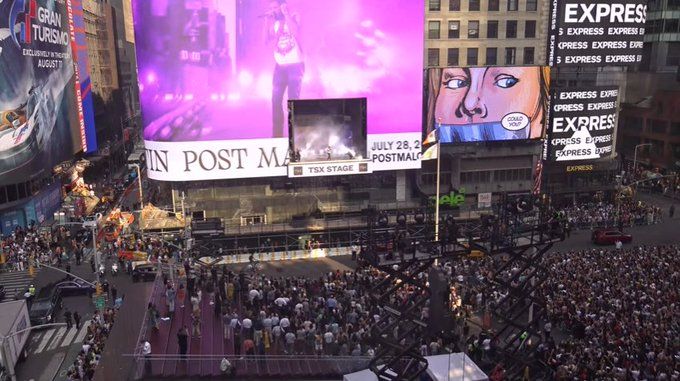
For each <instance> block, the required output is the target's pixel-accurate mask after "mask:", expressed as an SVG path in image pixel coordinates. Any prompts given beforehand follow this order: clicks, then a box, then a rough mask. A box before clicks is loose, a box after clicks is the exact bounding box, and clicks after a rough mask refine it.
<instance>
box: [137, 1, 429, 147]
mask: <svg viewBox="0 0 680 381" xmlns="http://www.w3.org/2000/svg"><path fill="white" fill-rule="evenodd" d="M133 7H134V16H135V17H134V19H135V33H136V44H137V46H136V47H137V61H138V65H139V69H138V70H139V87H140V97H141V101H142V115H143V120H144V126H145V131H144V137H145V140H147V141H157V142H189V141H214V140H239V139H263V138H282V137H286V136H287V135H288V128H287V125H288V121H287V111H286V101H287V100H288V99H326V98H367V126H368V134H386V133H404V132H420V131H421V126H422V63H423V57H422V51H423V32H422V30H423V29H422V28H423V20H424V7H423V4H422V1H414V0H390V1H386V0H341V1H322V0H288V1H283V0H272V1H270V0H220V1H205V0H153V1H151V0H136V1H133Z"/></svg>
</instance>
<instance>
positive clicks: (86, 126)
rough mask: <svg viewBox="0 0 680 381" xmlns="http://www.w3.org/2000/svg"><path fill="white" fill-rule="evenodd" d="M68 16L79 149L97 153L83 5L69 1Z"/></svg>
mask: <svg viewBox="0 0 680 381" xmlns="http://www.w3.org/2000/svg"><path fill="white" fill-rule="evenodd" d="M66 4H67V7H68V14H69V33H70V35H71V49H72V51H73V57H74V59H75V61H76V67H75V68H74V70H75V75H76V80H77V83H78V84H77V85H76V88H75V91H76V98H78V99H79V101H80V105H81V107H79V108H78V110H77V111H78V119H79V120H78V123H79V126H80V137H81V148H82V149H83V151H85V153H91V152H95V151H97V130H96V128H95V125H94V106H93V104H92V84H91V83H90V62H89V58H88V55H87V54H88V53H87V37H86V36H85V18H84V17H83V3H82V1H80V0H70V1H69V2H67V3H66Z"/></svg>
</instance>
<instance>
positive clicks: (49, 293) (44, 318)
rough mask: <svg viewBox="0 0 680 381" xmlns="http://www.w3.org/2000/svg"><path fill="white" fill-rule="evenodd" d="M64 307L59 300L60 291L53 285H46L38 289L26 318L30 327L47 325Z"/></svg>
mask: <svg viewBox="0 0 680 381" xmlns="http://www.w3.org/2000/svg"><path fill="white" fill-rule="evenodd" d="M63 306H64V303H63V301H62V300H61V289H60V288H57V287H55V286H54V285H47V286H45V287H43V288H42V289H40V291H39V292H38V294H37V295H36V296H35V298H34V299H33V302H32V303H31V308H30V310H29V311H28V316H29V318H30V320H31V324H32V325H41V324H49V323H51V322H53V321H54V320H55V318H56V316H57V315H56V314H57V313H58V312H59V311H60V310H61V309H62V307H63Z"/></svg>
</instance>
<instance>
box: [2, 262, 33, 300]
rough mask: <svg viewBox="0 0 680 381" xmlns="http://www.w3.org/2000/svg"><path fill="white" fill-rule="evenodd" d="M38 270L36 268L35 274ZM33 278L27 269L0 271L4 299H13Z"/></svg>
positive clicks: (23, 290)
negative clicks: (3, 287)
mask: <svg viewBox="0 0 680 381" xmlns="http://www.w3.org/2000/svg"><path fill="white" fill-rule="evenodd" d="M39 271H40V270H38V269H36V276H37V273H38V272H39ZM33 279H34V278H33V277H32V276H30V275H29V274H28V271H13V272H7V273H0V285H2V286H5V300H14V297H15V296H16V295H17V294H18V293H19V292H22V293H23V292H25V291H26V290H27V289H28V286H30V285H31V283H32V282H33Z"/></svg>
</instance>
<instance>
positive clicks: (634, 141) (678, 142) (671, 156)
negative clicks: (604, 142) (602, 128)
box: [617, 90, 680, 169]
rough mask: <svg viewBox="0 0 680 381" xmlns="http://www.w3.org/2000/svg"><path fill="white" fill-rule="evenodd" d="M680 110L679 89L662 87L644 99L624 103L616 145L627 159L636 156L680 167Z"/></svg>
mask: <svg viewBox="0 0 680 381" xmlns="http://www.w3.org/2000/svg"><path fill="white" fill-rule="evenodd" d="M678 110H680V90H678V91H670V90H668V91H659V92H657V93H656V94H654V96H652V97H651V98H649V99H646V100H645V101H643V102H640V103H637V104H627V105H624V107H623V110H622V111H621V115H620V117H619V134H620V137H619V145H618V147H617V148H618V151H619V152H620V153H621V154H622V155H623V156H624V157H625V159H626V161H630V160H635V159H636V160H637V161H638V163H643V164H646V165H649V166H653V167H658V168H664V169H678V168H680V112H678ZM636 147H637V148H636ZM636 149H637V157H635V156H636V155H635V151H636Z"/></svg>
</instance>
